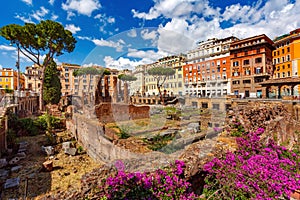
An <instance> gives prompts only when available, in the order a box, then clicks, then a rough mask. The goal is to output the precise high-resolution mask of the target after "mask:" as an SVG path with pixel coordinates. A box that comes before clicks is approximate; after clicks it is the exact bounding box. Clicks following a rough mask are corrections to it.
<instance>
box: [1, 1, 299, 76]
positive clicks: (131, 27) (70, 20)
mask: <svg viewBox="0 0 300 200" xmlns="http://www.w3.org/2000/svg"><path fill="white" fill-rule="evenodd" d="M0 9H1V12H0V19H1V20H0V26H1V27H2V26H5V25H8V24H12V23H15V24H21V25H23V24H24V23H25V22H32V23H39V21H40V20H46V19H52V20H55V21H58V22H60V23H61V24H62V25H63V26H64V27H65V28H66V29H68V30H70V31H71V32H72V33H73V35H74V37H75V38H76V40H77V44H76V48H75V50H74V51H73V52H72V53H70V54H67V53H66V54H64V55H62V56H59V57H57V58H56V61H57V63H58V64H59V63H62V62H66V63H73V64H79V65H93V64H96V65H102V66H106V67H111V68H118V69H132V68H134V66H136V65H139V64H146V63H151V62H153V61H155V60H157V59H158V58H161V57H163V56H167V55H173V54H178V53H186V52H187V51H188V50H191V49H193V48H195V47H196V43H197V42H198V41H203V40H206V39H209V38H212V37H217V38H223V37H228V36H232V35H233V36H236V37H239V38H241V39H242V38H245V37H249V36H254V35H258V34H262V33H264V34H266V35H267V36H269V37H270V38H271V39H274V38H275V37H276V36H279V35H282V34H285V33H288V32H290V31H291V30H293V29H296V28H300V12H299V11H300V0H260V1H251V0H243V1H236V0H226V1H220V0H128V1H124V0H123V1H122V0H10V1H6V3H5V5H3V6H2V7H1V8H0ZM16 55H17V53H16V49H15V47H13V46H10V45H9V41H6V40H5V39H4V38H0V67H9V68H15V63H16V59H17V56H16ZM20 64H21V71H24V69H25V67H26V66H30V65H32V64H33V63H32V62H29V60H28V59H26V57H24V56H23V55H21V62H20Z"/></svg>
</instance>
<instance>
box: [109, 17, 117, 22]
mask: <svg viewBox="0 0 300 200" xmlns="http://www.w3.org/2000/svg"><path fill="white" fill-rule="evenodd" d="M115 21H116V20H115V18H113V17H108V18H107V22H108V23H110V24H113V23H115Z"/></svg>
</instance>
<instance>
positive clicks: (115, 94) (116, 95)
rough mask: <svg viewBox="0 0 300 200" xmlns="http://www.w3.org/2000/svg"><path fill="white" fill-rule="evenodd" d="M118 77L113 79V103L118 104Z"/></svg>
mask: <svg viewBox="0 0 300 200" xmlns="http://www.w3.org/2000/svg"><path fill="white" fill-rule="evenodd" d="M117 84H118V77H116V76H114V77H113V95H112V96H113V103H116V102H118V87H117V86H118V85H117Z"/></svg>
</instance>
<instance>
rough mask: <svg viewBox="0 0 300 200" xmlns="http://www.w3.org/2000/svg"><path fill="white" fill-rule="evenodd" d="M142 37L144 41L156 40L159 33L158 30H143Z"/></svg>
mask: <svg viewBox="0 0 300 200" xmlns="http://www.w3.org/2000/svg"><path fill="white" fill-rule="evenodd" d="M141 36H142V38H143V39H144V40H156V39H157V36H158V33H157V31H156V30H153V31H149V30H148V29H143V30H142V31H141Z"/></svg>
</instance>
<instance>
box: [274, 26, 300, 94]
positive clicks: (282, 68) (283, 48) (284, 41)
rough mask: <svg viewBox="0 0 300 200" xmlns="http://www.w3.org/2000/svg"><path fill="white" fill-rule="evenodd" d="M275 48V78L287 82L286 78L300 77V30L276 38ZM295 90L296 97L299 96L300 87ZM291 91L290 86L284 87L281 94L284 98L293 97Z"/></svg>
mask: <svg viewBox="0 0 300 200" xmlns="http://www.w3.org/2000/svg"><path fill="white" fill-rule="evenodd" d="M273 46H274V50H273V65H274V74H273V78H274V79H275V80H280V79H282V80H285V79H286V78H297V77H300V74H299V72H300V28H298V29H296V30H293V31H291V32H290V33H288V34H284V35H281V36H279V37H277V38H275V39H274V45H273ZM293 89H294V95H297V96H298V95H299V94H300V87H299V86H298V85H296V86H295V88H293ZM291 90H292V88H291V87H290V86H283V87H282V88H281V94H282V95H283V96H285V95H291V93H292V91H291ZM273 92H275V91H273ZM273 95H276V94H273Z"/></svg>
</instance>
